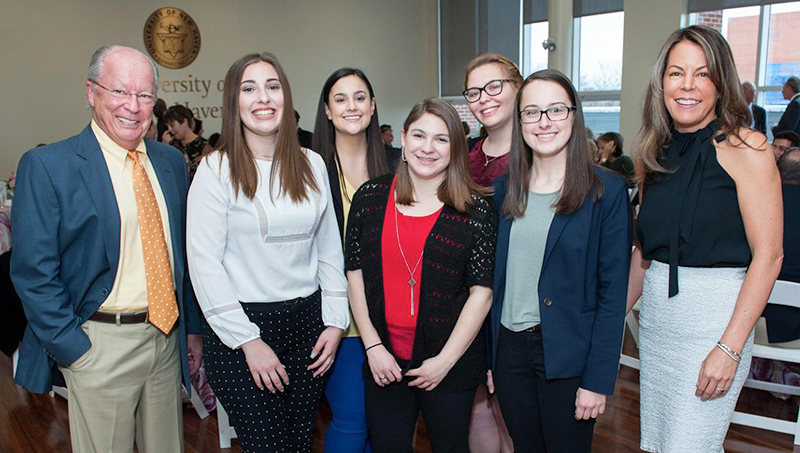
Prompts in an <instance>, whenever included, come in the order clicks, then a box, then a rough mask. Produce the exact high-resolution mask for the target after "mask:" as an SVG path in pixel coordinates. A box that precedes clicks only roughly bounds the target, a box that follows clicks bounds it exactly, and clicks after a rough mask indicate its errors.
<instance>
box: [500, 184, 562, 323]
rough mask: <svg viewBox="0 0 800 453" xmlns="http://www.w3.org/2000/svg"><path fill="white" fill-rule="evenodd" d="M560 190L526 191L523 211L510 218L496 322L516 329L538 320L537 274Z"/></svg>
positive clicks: (542, 259) (539, 271)
mask: <svg viewBox="0 0 800 453" xmlns="http://www.w3.org/2000/svg"><path fill="white" fill-rule="evenodd" d="M560 196H561V191H560V190H559V191H557V192H553V193H545V194H542V193H536V192H532V191H528V206H527V207H526V208H525V215H524V216H523V217H520V218H518V219H515V220H514V223H513V224H512V225H511V236H510V238H509V243H508V260H507V262H506V263H507V264H506V288H505V298H504V299H505V300H504V302H503V312H502V314H501V315H500V324H502V325H503V327H505V328H506V329H508V330H511V331H513V332H520V331H523V330H525V329H528V328H531V327H533V326H535V325H537V324H539V323H540V322H541V318H540V317H539V275H540V274H541V272H542V264H543V262H544V249H545V245H546V244H547V233H548V232H549V231H550V224H551V223H552V221H553V216H554V215H555V211H554V210H553V207H552V205H553V203H555V202H556V200H558V198H559V197H560Z"/></svg>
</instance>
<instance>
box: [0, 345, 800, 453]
mask: <svg viewBox="0 0 800 453" xmlns="http://www.w3.org/2000/svg"><path fill="white" fill-rule="evenodd" d="M631 345H632V341H631V340H630V338H627V339H626V348H625V350H626V353H628V354H631V355H635V352H634V351H633V348H632V346H631ZM638 378H639V373H638V372H637V371H636V370H632V369H630V368H627V367H622V368H621V370H620V374H619V379H618V380H617V386H616V390H615V391H614V396H612V397H611V398H609V400H608V405H607V408H606V413H605V414H604V415H603V416H601V417H600V419H599V420H598V422H597V427H596V429H595V435H594V448H593V449H592V451H593V452H595V453H611V452H638V451H640V450H639V385H638ZM738 407H739V408H740V409H742V410H746V411H749V412H754V413H759V414H780V415H781V417H783V418H784V419H787V420H789V419H790V418H791V417H792V414H791V409H790V405H789V404H786V403H784V402H783V401H781V400H778V399H777V398H774V397H773V396H771V395H770V394H768V393H765V392H760V391H756V390H752V389H745V390H744V392H742V395H741V397H740V399H739V406H738ZM794 407H795V409H796V408H797V402H796V401H794ZM329 421H330V410H329V409H328V408H327V406H324V407H322V408H321V409H320V412H319V417H318V421H317V429H316V430H315V433H314V449H313V451H314V452H315V453H316V452H322V439H323V436H324V432H325V429H326V426H327V424H328V423H329ZM184 424H185V430H186V434H185V437H186V452H187V453H199V452H202V453H210V452H218V451H225V452H238V451H239V447H238V445H237V444H236V441H235V440H234V441H233V448H231V449H230V450H227V449H226V450H220V449H219V443H218V438H217V422H216V415H215V414H214V413H212V414H211V416H209V417H208V418H206V419H205V420H200V419H199V417H198V416H197V414H196V413H195V412H194V411H193V410H192V409H191V408H189V409H187V410H185V411H184ZM415 445H416V451H417V452H421V453H427V452H430V445H429V443H428V440H427V436H426V434H425V430H424V426H420V429H419V430H418V433H417V439H416V442H415ZM69 450H70V447H69V425H68V420H67V403H66V401H65V400H64V399H62V398H59V397H56V398H51V397H49V396H47V395H35V394H31V393H28V392H27V391H25V390H23V389H21V388H20V387H17V386H16V385H14V383H13V381H12V380H11V366H10V361H9V360H6V358H5V357H4V356H2V358H0V452H3V453H38V452H42V453H49V452H68V451H69ZM725 451H726V452H728V453H767V452H800V448H797V447H795V448H794V449H793V445H792V438H791V437H790V436H789V435H785V434H777V433H772V432H768V431H763V430H758V429H753V428H745V427H742V426H737V425H731V429H730V431H729V432H728V436H727V438H726V440H725ZM475 453H482V452H475Z"/></svg>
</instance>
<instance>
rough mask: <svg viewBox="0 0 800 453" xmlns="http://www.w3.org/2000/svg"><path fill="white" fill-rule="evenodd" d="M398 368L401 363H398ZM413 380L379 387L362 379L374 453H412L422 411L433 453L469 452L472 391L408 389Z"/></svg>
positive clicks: (370, 378)
mask: <svg viewBox="0 0 800 453" xmlns="http://www.w3.org/2000/svg"><path fill="white" fill-rule="evenodd" d="M398 364H399V365H400V367H401V368H403V367H404V365H405V364H404V363H401V362H400V361H398ZM414 379H416V377H414V376H409V377H408V378H405V377H404V378H403V380H402V381H400V382H393V383H391V384H389V385H387V386H385V387H379V386H378V385H377V384H376V383H375V381H374V380H373V378H372V375H371V374H370V375H365V376H364V396H365V405H366V410H367V427H368V428H369V440H370V442H371V443H372V449H373V451H375V452H376V453H387V452H390V453H413V451H414V447H413V445H412V442H413V439H414V430H415V429H416V426H417V417H418V415H419V412H420V411H422V418H423V419H424V420H425V427H426V429H427V431H428V438H429V439H430V441H431V451H432V452H433V453H451V452H452V453H464V452H468V451H469V441H468V437H469V419H470V415H471V414H472V400H473V399H474V398H475V389H474V388H473V389H469V390H465V391H462V392H443V391H441V390H439V389H438V388H436V389H434V390H432V391H430V392H429V391H427V390H423V389H419V388H417V387H409V386H408V383H409V382H411V381H413V380H414Z"/></svg>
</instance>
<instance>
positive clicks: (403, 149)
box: [400, 145, 408, 162]
mask: <svg viewBox="0 0 800 453" xmlns="http://www.w3.org/2000/svg"><path fill="white" fill-rule="evenodd" d="M400 160H402V161H403V162H408V159H406V147H405V145H404V146H401V147H400Z"/></svg>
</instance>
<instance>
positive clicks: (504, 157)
mask: <svg viewBox="0 0 800 453" xmlns="http://www.w3.org/2000/svg"><path fill="white" fill-rule="evenodd" d="M521 84H522V76H521V75H520V73H519V69H517V65H515V64H514V63H512V62H511V61H510V60H509V59H508V58H506V57H504V56H502V55H498V54H493V53H489V54H483V55H480V56H478V57H476V58H475V59H473V60H472V61H470V62H469V65H468V66H467V72H466V75H465V76H464V91H463V92H462V94H463V95H464V98H465V99H466V100H467V102H468V103H469V104H468V105H469V110H470V112H472V114H473V115H475V118H476V119H477V120H478V121H479V122H480V123H481V124H482V125H483V127H484V128H486V135H481V136H480V137H477V138H475V139H472V140H470V141H469V143H468V146H469V150H470V151H469V170H470V173H471V174H472V179H473V180H475V182H477V183H478V184H480V185H482V186H484V187H488V186H490V185H491V184H492V181H493V180H494V178H496V177H498V176H500V175H502V174H505V172H506V169H507V168H508V152H509V151H510V150H511V128H512V126H513V122H514V99H515V98H516V96H517V91H518V90H519V86H520V85H521Z"/></svg>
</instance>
